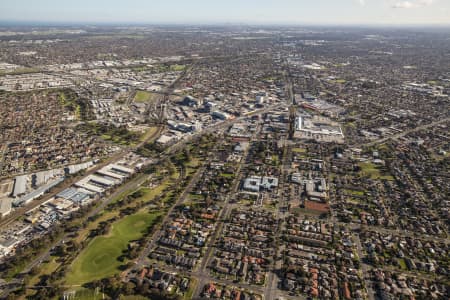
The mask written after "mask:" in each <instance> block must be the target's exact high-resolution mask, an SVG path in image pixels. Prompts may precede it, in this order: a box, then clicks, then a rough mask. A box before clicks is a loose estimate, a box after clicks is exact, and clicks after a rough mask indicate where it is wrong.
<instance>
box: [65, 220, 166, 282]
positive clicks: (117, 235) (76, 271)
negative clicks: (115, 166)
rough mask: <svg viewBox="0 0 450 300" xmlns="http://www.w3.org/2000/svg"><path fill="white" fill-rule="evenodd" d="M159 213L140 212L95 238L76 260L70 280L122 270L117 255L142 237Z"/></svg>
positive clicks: (87, 280) (110, 273)
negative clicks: (131, 242)
mask: <svg viewBox="0 0 450 300" xmlns="http://www.w3.org/2000/svg"><path fill="white" fill-rule="evenodd" d="M157 216H158V213H153V214H150V213H137V214H134V215H130V216H127V217H125V218H123V219H122V220H120V221H118V222H117V223H115V224H114V225H113V227H112V229H111V232H110V233H109V234H108V235H106V236H99V237H96V238H94V239H93V240H92V241H91V242H90V243H89V245H88V246H87V247H86V249H84V250H83V251H82V252H81V253H80V255H79V256H78V257H77V258H76V259H75V261H74V262H73V264H72V267H71V271H70V273H69V274H68V275H67V277H66V283H67V284H70V285H78V284H83V283H86V282H90V281H92V280H97V279H101V278H104V277H107V276H111V275H114V274H117V273H119V272H120V271H119V269H118V267H119V266H120V265H121V264H123V263H122V262H120V261H118V260H117V258H118V257H119V256H120V255H121V254H122V251H123V250H125V249H126V248H127V245H128V243H129V242H130V241H132V240H136V239H139V238H141V237H142V235H143V233H144V232H145V230H146V228H148V227H149V226H150V225H151V224H152V223H153V222H154V221H155V219H156V217H157Z"/></svg>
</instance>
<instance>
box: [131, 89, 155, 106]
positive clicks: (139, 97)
mask: <svg viewBox="0 0 450 300" xmlns="http://www.w3.org/2000/svg"><path fill="white" fill-rule="evenodd" d="M151 100H153V94H152V93H150V92H146V91H137V92H136V96H134V101H136V102H140V103H143V102H148V101H151Z"/></svg>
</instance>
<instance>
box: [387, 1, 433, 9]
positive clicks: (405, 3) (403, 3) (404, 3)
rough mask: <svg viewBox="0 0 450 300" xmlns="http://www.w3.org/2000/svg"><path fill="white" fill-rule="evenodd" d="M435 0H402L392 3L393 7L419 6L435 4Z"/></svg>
mask: <svg viewBox="0 0 450 300" xmlns="http://www.w3.org/2000/svg"><path fill="white" fill-rule="evenodd" d="M433 2H434V0H417V1H400V2H397V3H395V4H394V5H392V8H418V7H424V6H429V5H431V4H433Z"/></svg>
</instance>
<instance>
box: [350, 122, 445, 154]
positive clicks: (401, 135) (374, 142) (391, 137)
mask: <svg viewBox="0 0 450 300" xmlns="http://www.w3.org/2000/svg"><path fill="white" fill-rule="evenodd" d="M449 121H450V118H445V119H442V120H439V121H435V122H432V123H430V124H426V125H421V126H418V127H416V128H414V129H410V130H406V131H404V132H401V133H398V134H394V135H391V136H388V137H385V138H382V139H378V140H375V141H371V142H368V143H365V144H358V145H353V146H350V147H359V148H361V147H371V146H374V145H378V144H382V143H384V142H387V141H389V140H396V139H399V138H401V137H404V136H405V135H408V134H410V133H413V132H417V131H420V130H423V129H428V128H430V127H433V126H436V125H439V124H442V123H446V122H449Z"/></svg>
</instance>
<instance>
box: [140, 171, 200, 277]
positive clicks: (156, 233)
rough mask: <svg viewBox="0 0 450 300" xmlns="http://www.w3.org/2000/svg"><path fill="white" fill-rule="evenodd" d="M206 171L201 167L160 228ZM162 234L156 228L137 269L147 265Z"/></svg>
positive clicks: (141, 255)
mask: <svg viewBox="0 0 450 300" xmlns="http://www.w3.org/2000/svg"><path fill="white" fill-rule="evenodd" d="M204 170H205V168H204V167H201V168H199V169H198V170H197V172H196V173H195V174H194V176H193V177H192V179H191V181H190V182H189V184H188V185H187V186H186V188H185V189H184V191H183V193H182V194H181V195H180V197H179V198H178V200H177V201H176V202H175V204H173V205H172V206H171V207H170V209H169V210H168V212H167V213H166V215H165V217H164V219H163V220H162V221H161V223H160V226H164V225H165V224H166V223H167V222H168V221H169V220H170V218H171V215H172V213H173V211H174V209H175V207H177V206H179V205H181V204H182V203H183V202H184V201H185V200H186V197H187V195H188V193H189V192H190V191H191V190H192V188H193V187H194V186H195V185H196V184H197V182H198V181H199V179H200V175H201V174H202V173H203V171H204ZM161 233H162V232H161V228H155V230H154V233H153V235H152V238H151V241H150V243H149V244H148V245H147V246H146V247H145V248H144V250H142V252H141V254H140V255H139V258H138V259H137V260H136V266H135V267H136V268H142V267H143V266H144V265H145V261H146V258H147V256H148V255H149V254H150V252H151V250H152V249H153V247H154V246H155V243H156V242H157V241H158V240H159V239H160V237H161Z"/></svg>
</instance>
